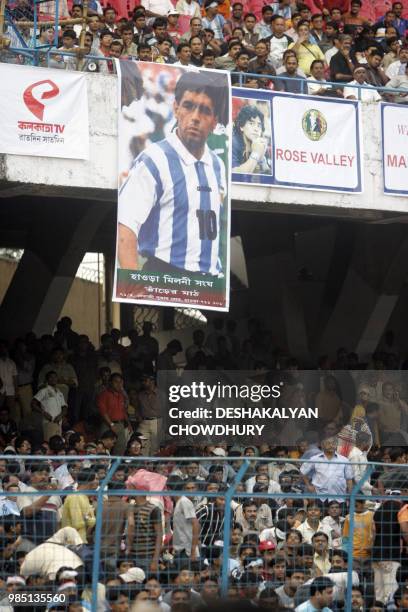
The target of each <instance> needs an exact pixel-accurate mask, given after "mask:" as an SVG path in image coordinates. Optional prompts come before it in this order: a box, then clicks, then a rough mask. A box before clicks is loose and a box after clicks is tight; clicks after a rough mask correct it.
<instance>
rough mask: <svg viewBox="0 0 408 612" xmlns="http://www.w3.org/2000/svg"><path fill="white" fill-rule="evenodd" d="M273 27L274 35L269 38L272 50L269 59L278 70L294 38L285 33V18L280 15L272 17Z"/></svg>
mask: <svg viewBox="0 0 408 612" xmlns="http://www.w3.org/2000/svg"><path fill="white" fill-rule="evenodd" d="M271 28H272V36H271V37H270V38H269V45H270V52H269V57H268V59H269V61H270V62H271V63H272V65H273V67H274V68H275V70H277V69H278V68H280V66H282V64H283V54H284V53H285V51H286V49H287V48H288V47H289V45H290V44H291V43H292V42H293V38H291V37H290V36H288V35H287V34H285V20H284V19H283V17H280V15H274V16H273V17H272V23H271Z"/></svg>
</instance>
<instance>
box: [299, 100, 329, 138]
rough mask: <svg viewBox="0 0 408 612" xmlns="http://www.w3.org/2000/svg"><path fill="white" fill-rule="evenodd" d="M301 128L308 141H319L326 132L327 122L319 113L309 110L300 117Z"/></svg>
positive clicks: (312, 109)
mask: <svg viewBox="0 0 408 612" xmlns="http://www.w3.org/2000/svg"><path fill="white" fill-rule="evenodd" d="M302 128H303V131H304V133H305V134H306V136H307V137H308V138H309V140H314V141H316V140H321V139H322V138H323V137H324V135H325V134H326V132H327V121H326V119H325V117H324V115H323V114H322V113H321V112H320V111H318V110H316V109H315V108H311V109H309V110H308V111H306V112H305V113H304V115H303V117H302Z"/></svg>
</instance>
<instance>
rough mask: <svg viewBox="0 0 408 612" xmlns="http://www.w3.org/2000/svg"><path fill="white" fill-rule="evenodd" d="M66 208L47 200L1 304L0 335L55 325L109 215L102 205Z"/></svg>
mask: <svg viewBox="0 0 408 612" xmlns="http://www.w3.org/2000/svg"><path fill="white" fill-rule="evenodd" d="M66 210H67V207H66V206H60V208H59V209H58V207H57V205H56V203H54V202H52V201H45V202H44V206H43V207H42V208H41V212H40V213H39V218H37V219H36V223H34V224H33V226H32V230H31V232H30V233H29V235H28V237H27V244H26V249H25V251H24V255H23V257H22V259H21V261H20V263H19V265H18V268H17V270H16V272H15V274H14V277H13V279H12V281H11V284H10V286H9V288H8V291H7V293H6V295H5V297H4V300H3V302H2V304H1V307H0V333H1V335H2V336H4V337H7V338H14V337H16V336H18V335H20V334H22V333H25V332H27V331H30V330H33V331H34V332H35V333H37V334H39V335H41V334H44V333H50V332H52V330H53V329H54V326H55V323H56V321H57V320H58V317H59V314H60V312H61V310H62V307H63V305H64V303H65V300H66V297H67V294H68V292H69V290H70V287H71V285H72V282H73V280H74V278H75V274H76V271H77V269H78V267H79V264H80V263H81V261H82V259H83V256H84V254H85V253H86V251H87V250H88V248H89V244H90V241H91V240H92V237H93V235H94V234H95V232H96V231H97V230H98V228H99V226H100V224H101V222H102V221H103V220H104V218H105V216H106V214H107V207H106V206H105V205H104V204H103V203H94V204H93V205H90V206H88V207H84V206H83V205H82V203H79V202H75V201H73V202H71V203H70V208H69V215H67V214H66Z"/></svg>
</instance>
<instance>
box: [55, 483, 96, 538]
mask: <svg viewBox="0 0 408 612" xmlns="http://www.w3.org/2000/svg"><path fill="white" fill-rule="evenodd" d="M95 523H96V519H95V512H94V509H93V506H92V504H91V503H90V501H89V499H88V496H87V495H68V496H67V497H66V499H65V502H64V505H63V508H62V527H73V528H74V529H76V530H77V532H78V533H79V535H80V536H81V540H82V541H83V542H84V543H85V544H86V543H87V541H88V539H87V530H88V529H92V527H94V525H95Z"/></svg>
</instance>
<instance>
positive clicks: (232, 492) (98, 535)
mask: <svg viewBox="0 0 408 612" xmlns="http://www.w3.org/2000/svg"><path fill="white" fill-rule="evenodd" d="M0 460H4V461H6V462H15V461H18V460H19V461H24V462H25V463H27V464H29V463H30V462H33V463H38V462H41V461H43V462H44V463H45V464H47V465H50V464H51V463H52V462H58V464H61V463H66V464H69V463H70V462H78V461H81V462H88V463H90V464H91V465H92V464H97V463H101V462H107V461H108V462H109V463H110V466H109V469H108V470H107V473H106V476H105V477H104V478H103V480H102V481H100V483H99V487H98V490H97V491H95V490H84V489H81V490H67V489H65V490H53V491H52V495H60V496H67V495H70V496H71V495H88V496H92V497H95V496H96V504H95V506H96V507H95V516H96V524H95V531H94V545H93V546H94V556H93V560H92V577H91V584H92V610H97V606H98V599H97V598H98V595H97V593H98V582H99V580H100V577H101V567H100V563H101V552H102V550H101V540H102V510H103V502H104V497H105V496H106V495H108V496H120V497H135V496H145V495H148V496H149V497H155V496H161V497H163V496H165V497H169V498H174V497H181V496H185V497H188V498H192V497H193V498H203V497H206V498H209V499H214V498H216V497H224V499H225V514H224V525H223V551H222V566H221V581H220V586H221V595H222V596H224V597H225V596H227V592H228V586H229V579H230V571H229V554H230V542H231V540H230V536H231V527H232V518H233V516H232V508H231V502H232V501H233V499H234V497H235V496H239V497H240V498H242V499H246V498H251V499H256V498H263V499H265V498H268V499H270V500H275V501H276V500H280V499H284V498H288V496H290V498H291V499H293V500H302V501H305V500H310V499H322V497H323V498H325V499H327V498H334V499H342V500H343V501H344V502H345V503H346V504H347V505H348V508H349V512H348V514H349V536H348V540H347V542H346V545H345V546H343V550H345V551H346V552H347V555H348V559H349V564H348V569H347V586H346V590H345V609H346V610H351V596H352V574H353V564H352V560H353V549H354V533H355V528H356V527H355V517H354V513H355V504H356V501H357V500H359V499H364V500H369V499H372V500H375V501H376V502H378V501H383V500H389V499H392V496H390V495H382V494H378V495H377V494H375V495H373V496H372V497H370V496H366V495H363V494H362V493H361V487H362V485H363V484H364V483H365V482H366V481H367V480H368V479H369V478H370V476H371V475H372V473H373V471H374V470H375V469H380V470H398V472H400V471H401V470H404V469H405V470H406V479H407V482H408V466H407V465H405V466H404V465H392V464H389V463H388V464H380V463H368V464H367V467H366V470H365V473H364V474H363V476H362V478H361V479H360V480H359V481H358V482H356V483H355V484H354V486H353V488H352V490H351V491H350V492H349V493H344V494H339V493H335V492H333V494H330V493H325V494H324V495H323V494H322V493H320V494H319V493H310V492H304V493H290V494H288V493H287V492H281V493H265V492H260V493H253V492H246V491H239V493H238V492H237V487H238V485H239V484H240V483H242V482H243V481H244V479H245V476H246V474H247V472H248V469H249V468H250V467H251V464H254V463H268V464H274V465H277V466H278V465H279V464H281V465H282V469H284V465H285V464H293V465H294V466H295V465H297V466H299V464H300V463H303V464H307V463H313V464H317V463H322V464H327V463H329V462H328V461H327V460H324V459H316V460H314V459H313V458H311V459H308V460H305V461H303V462H301V461H300V460H298V459H287V458H285V459H275V458H273V457H245V456H241V457H234V458H228V457H225V458H224V457H214V456H212V457H205V458H203V457H197V458H196V457H186V458H180V457H177V458H173V457H109V456H106V455H99V456H98V455H89V456H73V455H70V456H65V457H61V455H59V456H45V457H44V456H38V455H33V456H27V455H21V456H15V455H0ZM128 461H131V464H132V467H133V468H136V466H140V469H142V468H143V469H146V466H145V464H146V463H149V464H150V466H152V465H153V466H154V464H163V463H164V464H168V465H169V466H177V467H178V468H180V467H182V466H183V464H185V463H191V462H192V461H194V462H197V463H206V464H207V466H208V463H215V464H228V463H229V462H232V461H234V462H236V461H240V462H242V464H241V465H240V466H239V469H238V471H237V472H236V474H235V478H234V479H233V481H232V482H231V483H229V485H228V490H227V491H226V492H225V493H222V492H220V491H217V492H209V491H198V490H197V491H191V490H190V491H184V490H177V491H174V490H168V489H165V490H161V491H146V490H135V489H128V488H125V485H124V488H123V489H108V484H109V483H110V482H111V481H112V478H113V476H114V475H115V473H116V471H117V470H118V468H119V467H120V466H121V465H124V464H126V462H128ZM339 463H340V464H341V463H342V462H341V461H340V462H339ZM344 464H347V465H353V464H352V463H350V462H348V461H347V460H345V461H344ZM359 465H360V464H359ZM360 467H361V465H360ZM136 469H137V468H136ZM149 469H150V470H152V469H154V467H153V468H152V467H150V468H149ZM10 495H12V496H16V497H19V496H28V495H37V496H38V492H37V491H35V493H29V492H27V491H25V490H23V491H20V492H14V491H13V493H11V494H10ZM398 498H399V499H407V500H408V497H405V496H404V497H403V496H401V495H399V496H398Z"/></svg>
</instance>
